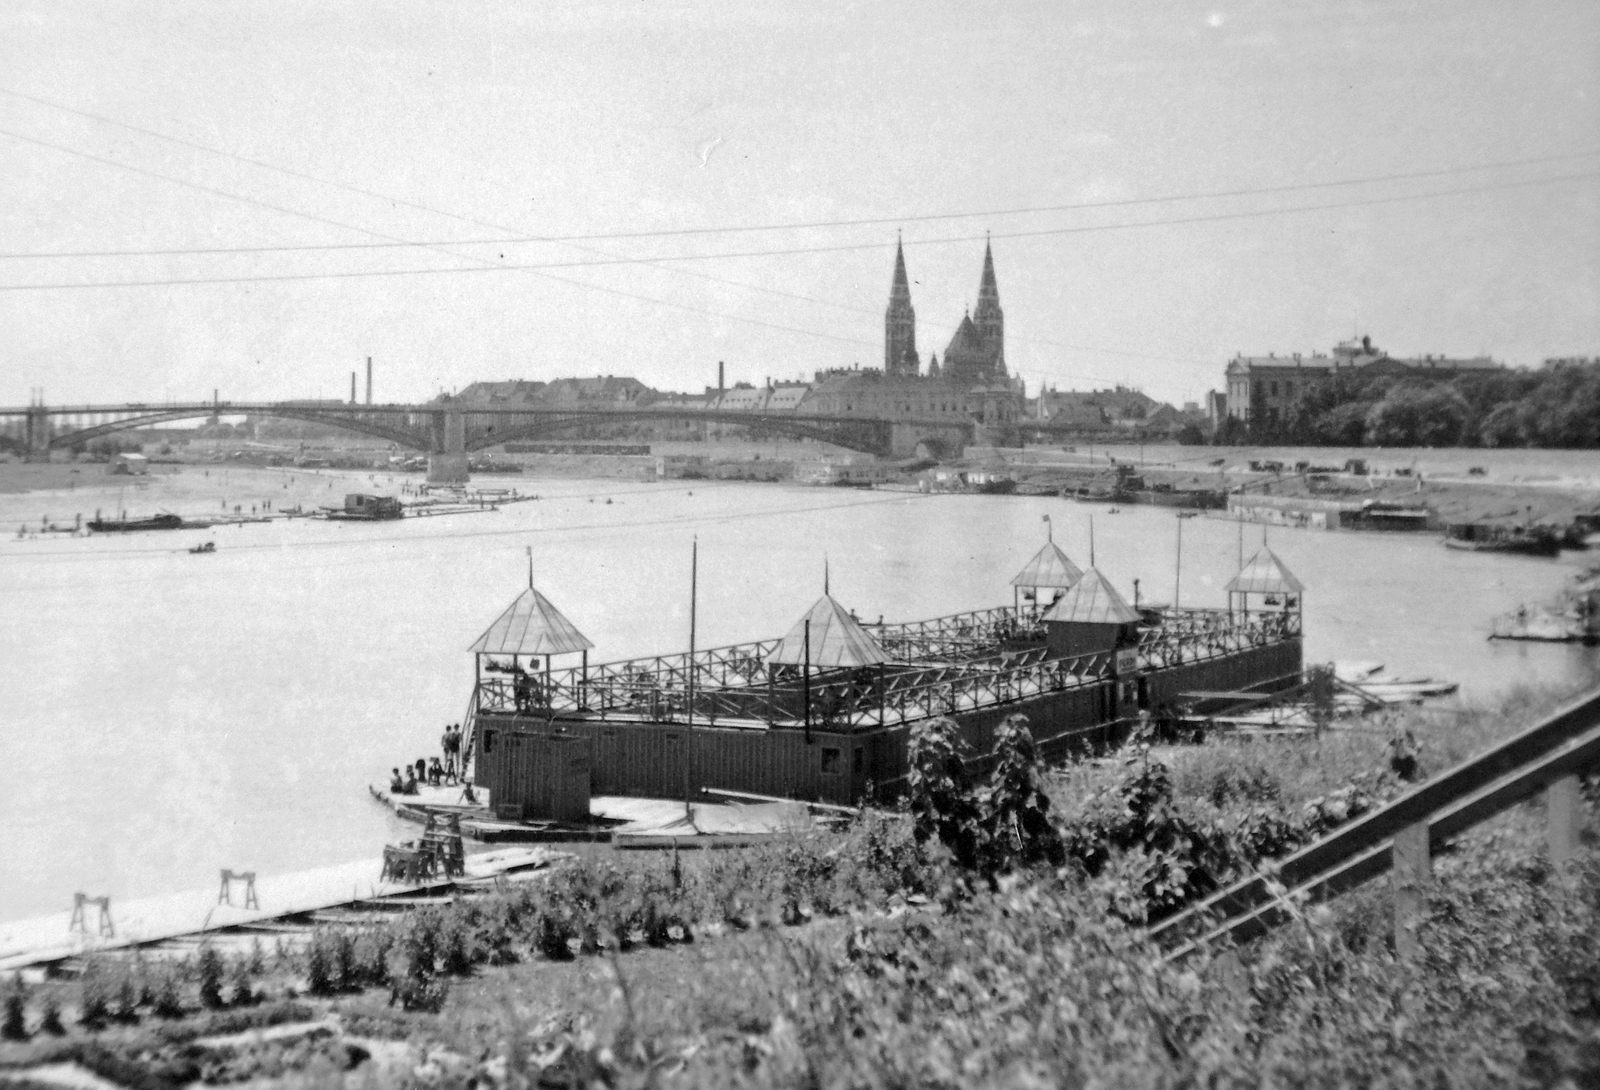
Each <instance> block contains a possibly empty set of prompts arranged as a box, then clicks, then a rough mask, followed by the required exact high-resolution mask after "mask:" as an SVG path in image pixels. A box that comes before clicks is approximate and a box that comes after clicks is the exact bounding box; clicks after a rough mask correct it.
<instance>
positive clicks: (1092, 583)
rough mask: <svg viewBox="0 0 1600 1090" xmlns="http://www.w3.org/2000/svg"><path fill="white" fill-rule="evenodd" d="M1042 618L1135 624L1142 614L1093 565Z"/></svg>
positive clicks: (1085, 622) (1078, 622)
mask: <svg viewBox="0 0 1600 1090" xmlns="http://www.w3.org/2000/svg"><path fill="white" fill-rule="evenodd" d="M1041 619H1042V620H1046V621H1070V622H1072V623H1074V624H1132V623H1134V622H1135V621H1137V620H1139V619H1140V617H1139V613H1138V611H1137V610H1135V609H1134V608H1133V607H1132V606H1130V605H1129V604H1128V603H1127V601H1126V600H1125V599H1124V598H1123V597H1122V595H1120V594H1118V593H1117V591H1116V588H1115V587H1113V586H1112V585H1111V584H1110V583H1108V582H1106V577H1105V576H1103V575H1101V574H1100V571H1099V569H1097V568H1090V569H1089V570H1088V571H1086V572H1084V573H1083V578H1082V579H1079V580H1078V581H1077V582H1076V583H1074V584H1072V586H1071V587H1070V588H1069V589H1068V590H1067V593H1065V594H1063V595H1062V596H1061V600H1060V601H1059V602H1057V603H1056V604H1055V605H1053V606H1051V607H1050V609H1049V611H1048V612H1046V613H1045V615H1044V617H1043V618H1041Z"/></svg>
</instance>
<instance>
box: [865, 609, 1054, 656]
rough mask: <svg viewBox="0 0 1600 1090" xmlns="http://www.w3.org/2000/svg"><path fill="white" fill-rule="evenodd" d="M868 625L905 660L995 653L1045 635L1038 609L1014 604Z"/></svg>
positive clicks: (891, 652)
mask: <svg viewBox="0 0 1600 1090" xmlns="http://www.w3.org/2000/svg"><path fill="white" fill-rule="evenodd" d="M865 627H866V628H867V630H868V631H869V632H871V633H872V634H873V636H875V637H876V638H877V640H878V644H879V645H880V646H881V647H882V648H883V649H884V651H886V652H887V653H888V654H889V656H890V657H891V658H894V659H896V660H897V661H901V662H921V661H926V660H929V659H936V660H950V659H960V658H963V657H972V656H975V655H982V654H987V653H992V652H993V651H994V650H995V649H996V648H997V647H998V646H999V645H1000V644H1002V643H1005V642H1007V641H1013V640H1043V639H1044V625H1043V624H1042V623H1041V622H1040V621H1039V619H1038V616H1037V614H1036V611H1034V610H1031V609H1030V610H1022V611H1020V612H1019V611H1018V610H1017V609H1016V608H1014V607H1012V606H997V607H995V608H993V609H978V610H971V611H969V612H966V613H952V614H950V615H949V616H947V617H935V618H933V619H932V620H928V621H908V622H905V623H902V624H879V625H870V624H869V625H866V626H865Z"/></svg>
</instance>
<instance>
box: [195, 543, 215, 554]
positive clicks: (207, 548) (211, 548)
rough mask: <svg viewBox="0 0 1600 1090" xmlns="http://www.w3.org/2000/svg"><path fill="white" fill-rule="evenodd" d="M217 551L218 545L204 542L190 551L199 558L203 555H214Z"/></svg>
mask: <svg viewBox="0 0 1600 1090" xmlns="http://www.w3.org/2000/svg"><path fill="white" fill-rule="evenodd" d="M216 551H217V543H216V542H215V541H203V542H201V543H200V544H199V545H196V546H194V547H193V548H191V549H190V550H189V552H191V553H193V554H195V555H197V556H198V555H199V554H201V553H214V552H216Z"/></svg>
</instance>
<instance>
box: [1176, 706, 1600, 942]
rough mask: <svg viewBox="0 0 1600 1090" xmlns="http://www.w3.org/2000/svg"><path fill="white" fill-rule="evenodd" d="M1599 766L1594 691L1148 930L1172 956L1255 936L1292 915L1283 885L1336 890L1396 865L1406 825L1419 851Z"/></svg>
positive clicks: (1293, 892) (1310, 893) (1321, 895)
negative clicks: (1397, 844) (1413, 832)
mask: <svg viewBox="0 0 1600 1090" xmlns="http://www.w3.org/2000/svg"><path fill="white" fill-rule="evenodd" d="M1597 766H1600V689H1596V690H1594V691H1592V692H1590V693H1588V694H1586V695H1584V696H1582V697H1579V698H1578V699H1576V700H1574V701H1571V702H1570V703H1568V704H1567V705H1565V706H1564V707H1562V708H1560V709H1558V710H1557V711H1555V712H1552V713H1551V714H1550V715H1548V716H1546V717H1545V718H1544V719H1542V720H1540V721H1539V722H1538V723H1536V724H1535V725H1534V726H1532V727H1529V728H1528V729H1527V730H1525V731H1523V732H1521V733H1520V734H1516V735H1514V736H1512V737H1511V738H1508V739H1506V740H1505V741H1504V742H1501V743H1500V744H1499V745H1497V746H1495V747H1493V748H1492V749H1490V750H1488V751H1487V752H1485V753H1482V754H1480V755H1478V756H1477V757H1473V758H1471V759H1469V760H1467V761H1463V762H1462V763H1461V764H1459V765H1457V766H1456V767H1455V768H1453V769H1451V770H1449V771H1448V772H1446V773H1444V774H1443V775H1441V776H1439V777H1437V778H1436V779H1433V780H1430V781H1428V782H1427V783H1424V784H1421V785H1420V786H1418V787H1415V788H1412V789H1411V790H1410V791H1407V792H1406V793H1405V794H1403V795H1401V796H1400V797H1399V798H1397V799H1395V800H1394V801H1393V802H1390V803H1388V804H1387V805H1385V806H1381V807H1379V808H1378V809H1376V810H1374V811H1372V812H1371V813H1368V814H1366V815H1365V816H1363V817H1361V818H1359V819H1357V820H1355V821H1353V822H1350V823H1349V824H1347V825H1345V826H1343V827H1341V828H1339V829H1337V830H1335V831H1334V832H1332V833H1330V834H1329V835H1327V836H1325V837H1323V838H1322V839H1321V840H1318V841H1316V842H1314V843H1312V844H1309V845H1307V846H1306V847H1304V848H1302V849H1300V850H1299V851H1297V852H1295V853H1293V854H1292V855H1289V856H1286V857H1284V858H1283V859H1281V860H1279V861H1278V862H1277V863H1276V864H1274V865H1273V866H1272V867H1270V868H1268V869H1267V870H1266V872H1264V873H1261V874H1255V875H1251V876H1250V877H1248V878H1244V879H1241V880H1240V881H1237V882H1235V883H1233V884H1232V885H1230V886H1228V887H1227V888H1226V889H1223V890H1221V891H1219V892H1217V893H1215V894H1212V895H1211V896H1210V897H1208V898H1206V899H1205V900H1204V901H1201V902H1200V903H1199V904H1197V905H1195V906H1193V907H1191V908H1189V909H1187V910H1185V911H1184V912H1181V913H1179V914H1178V915H1176V916H1173V917H1171V918H1169V919H1167V920H1164V921H1162V922H1160V923H1158V924H1156V925H1154V926H1153V927H1151V928H1150V931H1149V934H1150V937H1151V938H1152V939H1153V940H1154V941H1155V942H1157V943H1158V944H1160V945H1162V946H1165V947H1167V948H1168V949H1169V950H1172V951H1173V953H1172V956H1173V957H1183V956H1186V955H1187V954H1190V953H1193V952H1194V951H1196V950H1198V949H1200V948H1201V947H1204V946H1208V945H1213V944H1216V943H1219V942H1224V941H1230V940H1231V941H1243V940H1247V939H1251V938H1254V937H1256V936H1258V935H1261V934H1264V933H1265V932H1266V931H1268V930H1270V929H1271V928H1273V927H1276V926H1278V925H1279V924H1281V923H1284V922H1286V921H1287V920H1288V919H1290V918H1292V913H1291V911H1290V910H1289V908H1288V907H1287V906H1286V905H1285V900H1286V898H1285V896H1284V893H1283V891H1282V890H1283V887H1287V889H1288V891H1289V899H1291V900H1292V899H1293V898H1295V897H1297V896H1306V897H1310V898H1314V899H1325V898H1327V897H1331V896H1335V895H1337V894H1339V893H1342V892H1344V891H1346V890H1348V889H1352V888H1354V887H1355V886H1357V885H1360V884H1361V883H1363V882H1365V881H1367V880H1369V879H1371V878H1374V877H1376V876H1377V875H1379V874H1382V873H1383V872H1385V871H1387V870H1389V869H1390V868H1391V867H1392V866H1394V855H1395V842H1396V840H1397V839H1398V838H1399V836H1400V835H1401V834H1404V833H1405V832H1406V831H1407V830H1411V829H1416V830H1419V832H1420V833H1421V835H1420V836H1419V837H1418V839H1419V840H1421V841H1422V843H1423V845H1424V846H1425V851H1426V852H1432V851H1433V850H1435V849H1437V848H1439V847H1442V846H1444V845H1445V844H1447V843H1448V842H1449V841H1450V839H1451V838H1452V837H1455V836H1457V835H1459V834H1460V833H1462V832H1464V831H1466V830H1467V829H1470V828H1472V827H1473V826H1475V825H1478V824H1480V823H1482V822H1483V821H1486V820H1488V819H1489V818H1491V817H1494V816H1495V815H1496V814H1499V813H1502V812H1504V811H1505V810H1507V809H1509V808H1510V807H1512V806H1515V805H1516V804H1518V803H1519V802H1523V801H1525V800H1527V799H1529V798H1531V797H1533V796H1534V795H1536V794H1538V793H1539V792H1540V791H1541V790H1545V789H1547V788H1550V787H1551V786H1552V785H1553V784H1555V783H1556V782H1557V781H1559V780H1561V779H1564V778H1566V777H1570V776H1573V775H1576V774H1579V773H1582V772H1585V771H1588V770H1590V769H1593V768H1595V767H1597Z"/></svg>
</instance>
